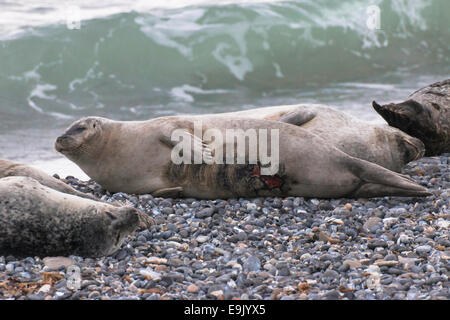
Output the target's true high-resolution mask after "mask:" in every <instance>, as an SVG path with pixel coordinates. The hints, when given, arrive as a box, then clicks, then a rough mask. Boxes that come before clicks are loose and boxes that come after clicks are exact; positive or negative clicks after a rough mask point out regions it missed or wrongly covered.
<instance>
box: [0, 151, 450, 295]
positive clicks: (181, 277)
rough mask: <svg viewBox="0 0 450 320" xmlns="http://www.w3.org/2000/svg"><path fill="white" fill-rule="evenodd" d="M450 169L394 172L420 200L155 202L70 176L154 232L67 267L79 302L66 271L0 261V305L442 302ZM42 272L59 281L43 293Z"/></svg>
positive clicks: (419, 164) (437, 164) (440, 161)
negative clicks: (131, 211) (420, 191)
mask: <svg viewBox="0 0 450 320" xmlns="http://www.w3.org/2000/svg"><path fill="white" fill-rule="evenodd" d="M449 164H450V154H446V155H442V156H440V157H432V158H422V159H419V160H418V161H415V162H412V163H410V164H408V165H407V166H406V167H405V169H404V170H403V172H404V173H406V174H408V175H410V176H412V177H413V178H414V179H415V180H416V181H417V182H418V183H420V184H422V185H424V186H426V187H428V188H429V190H430V191H431V192H432V193H433V195H432V196H429V197H427V198H398V197H384V198H373V199H304V198H299V197H287V198H276V197H267V198H255V199H217V200H197V199H163V198H153V197H152V196H151V195H141V196H135V195H128V194H124V193H116V194H109V193H107V192H104V191H102V190H101V188H100V186H99V185H97V184H96V183H94V182H92V181H87V182H86V181H80V180H78V179H75V178H70V177H69V179H67V180H66V182H68V183H69V184H70V185H72V186H73V187H75V188H76V189H78V190H80V191H82V192H89V193H93V194H95V195H97V196H101V197H102V199H104V200H107V201H108V200H109V201H114V200H116V201H120V202H121V203H127V204H131V205H133V206H135V207H137V208H139V209H141V210H142V211H144V212H146V213H147V214H149V215H150V216H152V217H153V218H154V219H155V220H156V222H157V225H156V226H153V227H152V228H151V229H150V230H144V231H141V232H136V233H135V234H134V235H132V236H130V237H129V238H128V239H127V240H126V241H125V243H124V244H123V246H122V248H121V250H119V251H118V252H116V253H115V254H114V255H112V256H110V257H105V258H98V259H89V258H81V257H75V256H71V257H70V258H71V259H72V261H73V262H74V263H75V264H76V265H78V266H79V267H80V269H81V279H82V281H81V290H78V291H72V290H71V289H69V288H67V282H66V280H65V279H64V275H65V274H64V270H65V268H64V267H62V268H59V269H57V270H53V271H52V270H51V267H50V268H49V265H48V262H47V263H46V262H44V259H41V258H37V257H28V258H25V259H20V260H16V259H15V258H14V257H3V256H0V284H3V286H0V288H1V289H0V299H5V298H14V299H47V300H48V299H57V300H60V299H101V300H111V299H120V300H122V299H147V300H159V299H163V300H165V299H237V298H239V299H257V300H263V299H282V300H292V299H300V300H318V299H331V300H335V299H341V300H342V299H343V300H353V299H363V300H365V299H380V300H383V299H444V300H447V299H449V298H450V293H449V281H448V273H449V270H448V268H449V265H448V259H449V257H450V241H449V229H448V227H449V216H450V167H449ZM41 272H52V273H53V274H55V275H59V277H60V278H57V279H56V280H55V281H54V282H51V284H50V285H47V286H46V284H43V282H42V279H43V278H42V275H41ZM55 277H56V276H55ZM11 279H16V280H17V281H18V282H12V281H11ZM18 283H19V284H20V283H29V284H35V287H33V286H31V285H30V286H29V287H31V288H34V289H32V290H31V289H30V290H29V291H28V292H26V291H23V290H24V289H20V286H19V285H18ZM47 284H48V283H47ZM44 286H46V287H45V288H44ZM6 288H9V290H11V292H15V295H8V293H7V290H6Z"/></svg>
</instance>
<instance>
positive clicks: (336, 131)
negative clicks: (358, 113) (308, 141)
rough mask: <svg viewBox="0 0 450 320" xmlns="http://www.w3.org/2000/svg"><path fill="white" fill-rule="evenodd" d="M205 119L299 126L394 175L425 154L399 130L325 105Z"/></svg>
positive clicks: (239, 112)
mask: <svg viewBox="0 0 450 320" xmlns="http://www.w3.org/2000/svg"><path fill="white" fill-rule="evenodd" d="M206 116H207V117H210V116H219V117H226V118H228V117H243V118H249V119H265V120H276V121H281V122H285V123H289V124H293V125H296V126H301V128H303V129H305V130H308V131H309V132H312V133H314V134H317V135H318V136H320V137H321V138H323V139H325V140H326V141H327V142H328V143H331V144H332V145H334V146H335V147H336V148H338V149H339V150H342V151H344V152H345V153H347V154H348V155H350V156H352V157H356V158H359V159H363V160H367V161H370V162H373V163H376V164H378V165H380V166H382V167H385V168H387V169H389V170H393V171H396V172H400V171H401V169H402V168H403V167H404V165H405V164H406V163H408V162H411V161H414V160H417V159H419V158H421V157H422V156H423V155H424V153H425V147H424V145H423V143H422V142H421V141H420V140H419V139H416V138H413V137H411V136H409V135H407V134H406V133H404V132H403V131H401V130H398V129H396V128H393V127H389V126H387V125H379V124H374V123H369V122H367V121H361V120H359V119H357V118H355V117H353V116H351V115H349V114H346V113H344V112H341V111H339V110H336V109H334V108H332V107H329V106H326V105H320V104H297V105H286V106H276V107H265V108H258V109H250V110H244V111H237V112H229V113H221V114H217V115H206Z"/></svg>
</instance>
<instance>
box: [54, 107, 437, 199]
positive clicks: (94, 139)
mask: <svg viewBox="0 0 450 320" xmlns="http://www.w3.org/2000/svg"><path fill="white" fill-rule="evenodd" d="M196 121H197V122H198V121H201V123H202V126H203V127H202V129H203V132H204V131H208V130H209V129H212V130H216V131H217V132H218V133H219V134H221V135H222V136H223V137H225V136H226V134H227V132H226V131H227V130H240V131H241V133H240V134H241V135H242V134H244V132H245V131H247V130H256V131H259V130H260V129H264V130H268V131H269V133H268V135H269V136H270V134H271V133H270V131H271V130H277V131H278V132H279V139H278V141H277V143H278V146H279V170H278V172H277V173H276V174H272V175H265V174H262V169H263V168H262V165H261V164H260V162H261V160H262V159H261V158H258V161H257V162H256V163H253V164H252V163H250V162H249V161H247V162H245V163H244V164H229V163H224V164H217V163H215V164H207V163H205V162H203V163H201V164H186V163H181V164H176V163H174V161H173V157H172V156H173V154H172V148H173V147H174V145H173V140H172V138H171V137H172V134H173V132H174V130H177V131H178V130H181V131H182V132H185V133H186V134H185V136H186V137H192V138H193V141H194V145H195V144H196V142H195V141H197V142H198V141H199V143H198V144H199V145H201V146H202V148H203V149H202V151H201V152H202V153H203V154H208V153H210V154H211V152H210V150H211V149H212V148H211V145H212V140H213V139H211V140H205V139H204V137H203V136H201V135H200V136H198V135H195V125H194V124H195V123H196ZM193 132H194V134H193ZM241 138H242V136H241ZM244 139H245V137H244ZM233 142H234V141H233ZM261 142H262V141H261V140H259V141H257V144H258V145H257V147H258V148H261V147H262V146H261ZM271 143H272V141H271ZM228 144H234V143H231V142H229V141H226V142H224V143H223V149H222V150H228V147H229V146H228ZM221 146H222V145H221ZM271 146H272V144H270V148H269V150H268V154H270V153H271V152H272V149H271V148H272V147H271ZM253 147H256V146H253ZM55 148H56V150H57V151H59V152H61V153H63V154H64V155H66V156H67V157H68V158H69V159H70V160H72V161H74V162H75V163H76V164H77V165H78V166H79V167H80V168H81V169H82V170H84V172H86V174H87V175H88V176H90V177H91V178H92V179H94V180H95V181H97V182H98V183H100V184H101V185H102V186H103V187H104V188H105V189H107V190H109V191H111V192H118V191H122V192H127V193H135V194H143V193H151V194H158V195H161V196H169V194H170V196H173V194H172V193H171V191H177V192H179V193H177V195H182V196H185V197H197V198H204V199H214V198H230V197H254V196H269V195H278V196H305V197H323V198H331V197H375V196H386V195H398V196H425V195H429V193H428V192H427V191H426V189H425V188H423V187H421V186H419V185H417V184H416V183H414V182H412V181H411V179H408V178H406V177H404V176H402V175H400V174H397V173H394V172H392V171H390V170H387V169H385V168H382V167H381V166H378V165H376V164H372V163H369V162H367V161H364V160H361V159H357V158H354V157H351V156H349V155H347V154H345V153H344V152H342V151H340V150H338V149H337V148H335V147H334V146H332V145H331V144H328V143H327V142H326V141H325V140H324V139H322V138H320V137H318V136H317V135H314V134H312V133H310V132H308V131H306V130H303V129H302V128H299V127H297V126H293V125H290V124H285V123H281V122H277V121H267V120H255V119H242V118H234V119H224V118H223V117H205V116H192V117H189V116H188V117H163V118H157V119H152V120H148V121H113V120H109V119H104V118H96V117H91V118H84V119H81V120H79V121H77V122H75V123H74V124H73V125H72V126H71V127H70V128H69V129H68V130H67V131H66V133H65V134H64V135H62V136H61V137H59V138H58V139H57V141H56V144H55ZM194 149H195V148H194ZM214 150H217V149H216V148H214ZM235 151H236V149H235ZM248 152H249V148H247V149H246V150H245V153H246V159H247V160H248V157H247V156H248ZM193 153H194V154H195V153H196V151H195V150H193ZM214 156H216V154H214ZM234 156H236V153H235V154H234ZM180 193H181V194H180Z"/></svg>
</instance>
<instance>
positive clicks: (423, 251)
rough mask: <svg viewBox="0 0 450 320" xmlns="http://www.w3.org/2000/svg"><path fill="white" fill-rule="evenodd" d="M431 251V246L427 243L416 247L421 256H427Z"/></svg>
mask: <svg viewBox="0 0 450 320" xmlns="http://www.w3.org/2000/svg"><path fill="white" fill-rule="evenodd" d="M430 251H431V246H429V245H427V244H426V245H423V246H419V247H417V248H416V252H417V254H418V255H419V256H425V255H427V254H428V252H430Z"/></svg>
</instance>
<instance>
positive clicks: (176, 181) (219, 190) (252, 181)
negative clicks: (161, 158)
mask: <svg viewBox="0 0 450 320" xmlns="http://www.w3.org/2000/svg"><path fill="white" fill-rule="evenodd" d="M166 177H167V178H168V179H169V180H170V182H171V184H173V185H177V186H182V187H183V195H184V196H186V197H200V196H201V197H207V198H216V197H260V196H269V195H271V196H286V195H287V194H288V192H289V189H290V179H289V178H288V176H287V175H286V173H285V170H284V166H283V165H280V168H279V170H278V173H277V174H275V175H263V174H261V166H260V165H259V164H212V165H209V164H179V165H176V164H173V163H170V164H169V166H168V168H167V172H166Z"/></svg>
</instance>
